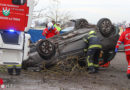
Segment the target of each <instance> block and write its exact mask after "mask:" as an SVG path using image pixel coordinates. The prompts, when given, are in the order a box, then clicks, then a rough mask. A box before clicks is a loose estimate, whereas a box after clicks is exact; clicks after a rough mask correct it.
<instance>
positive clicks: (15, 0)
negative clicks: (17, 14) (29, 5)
mask: <svg viewBox="0 0 130 90" xmlns="http://www.w3.org/2000/svg"><path fill="white" fill-rule="evenodd" d="M26 2H27V0H12V3H13V4H15V5H24V4H25V3H26Z"/></svg>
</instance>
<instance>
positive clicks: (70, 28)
mask: <svg viewBox="0 0 130 90" xmlns="http://www.w3.org/2000/svg"><path fill="white" fill-rule="evenodd" d="M73 29H74V27H67V28H65V29H63V30H62V31H63V32H69V31H71V30H73Z"/></svg>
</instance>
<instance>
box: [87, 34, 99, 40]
mask: <svg viewBox="0 0 130 90" xmlns="http://www.w3.org/2000/svg"><path fill="white" fill-rule="evenodd" d="M92 37H97V36H94V35H91V36H89V37H88V39H90V38H92Z"/></svg>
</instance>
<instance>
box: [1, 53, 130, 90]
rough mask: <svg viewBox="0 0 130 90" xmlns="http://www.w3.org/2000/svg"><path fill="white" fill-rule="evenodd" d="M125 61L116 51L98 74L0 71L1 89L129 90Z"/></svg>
mask: <svg viewBox="0 0 130 90" xmlns="http://www.w3.org/2000/svg"><path fill="white" fill-rule="evenodd" d="M126 69H127V63H126V58H125V54H124V53H123V52H119V53H117V55H116V56H115V58H114V59H113V61H112V62H111V65H110V67H109V68H106V69H103V68H101V69H100V71H99V73H98V74H92V75H89V74H87V73H86V72H82V73H80V74H79V73H73V74H71V75H69V76H67V75H61V74H56V73H47V72H31V71H22V74H21V75H20V76H9V75H8V74H7V72H0V77H1V78H3V79H4V84H5V85H6V89H3V90H130V80H128V79H127V77H126Z"/></svg>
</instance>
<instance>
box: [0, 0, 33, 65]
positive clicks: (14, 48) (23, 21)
mask: <svg viewBox="0 0 130 90" xmlns="http://www.w3.org/2000/svg"><path fill="white" fill-rule="evenodd" d="M32 10H33V0H0V64H1V65H11V66H12V65H14V66H15V65H21V64H22V61H24V60H27V59H28V57H29V56H28V55H29V51H30V48H29V42H30V35H29V34H27V31H28V30H29V28H30V25H31V20H32Z"/></svg>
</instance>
